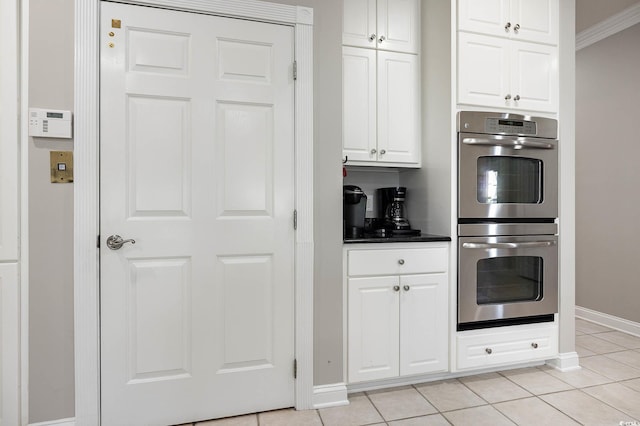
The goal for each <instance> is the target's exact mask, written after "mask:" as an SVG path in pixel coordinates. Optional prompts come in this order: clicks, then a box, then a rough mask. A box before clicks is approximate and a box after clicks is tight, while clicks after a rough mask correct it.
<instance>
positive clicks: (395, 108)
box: [378, 51, 420, 164]
mask: <svg viewBox="0 0 640 426" xmlns="http://www.w3.org/2000/svg"><path fill="white" fill-rule="evenodd" d="M419 87H420V65H419V63H418V57H417V56H416V55H409V54H406V53H395V52H382V51H378V162H385V163H414V164H416V163H419V162H420V90H418V88H419Z"/></svg>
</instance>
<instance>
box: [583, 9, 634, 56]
mask: <svg viewBox="0 0 640 426" xmlns="http://www.w3.org/2000/svg"><path fill="white" fill-rule="evenodd" d="M637 23H640V2H638V3H636V4H634V5H633V6H631V7H628V8H626V9H625V10H623V11H622V12H620V13H616V14H615V15H613V16H611V17H609V18H607V19H605V20H604V21H602V22H599V23H597V24H595V25H594V26H592V27H589V28H587V29H586V30H584V31H581V32H579V33H578V34H577V35H576V51H578V50H580V49H584V48H585V47H587V46H591V45H592V44H594V43H597V42H599V41H600V40H603V39H605V38H607V37H610V36H612V35H614V34H616V33H619V32H620V31H622V30H626V29H627V28H629V27H631V26H633V25H635V24H637Z"/></svg>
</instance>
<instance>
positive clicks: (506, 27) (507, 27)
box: [504, 22, 511, 33]
mask: <svg viewBox="0 0 640 426" xmlns="http://www.w3.org/2000/svg"><path fill="white" fill-rule="evenodd" d="M509 28H511V22H507V25H505V26H504V31H505V32H507V33H508V32H509Z"/></svg>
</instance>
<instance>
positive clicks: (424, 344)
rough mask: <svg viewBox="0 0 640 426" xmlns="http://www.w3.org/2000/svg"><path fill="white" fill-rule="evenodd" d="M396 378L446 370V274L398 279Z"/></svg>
mask: <svg viewBox="0 0 640 426" xmlns="http://www.w3.org/2000/svg"><path fill="white" fill-rule="evenodd" d="M400 288H401V289H400V375H403V376H404V375H409V374H422V373H431V372H435V371H444V370H446V369H447V368H448V362H447V360H448V356H447V354H448V349H449V345H448V338H447V336H448V331H449V330H448V326H447V324H448V320H447V318H448V316H447V306H448V296H447V288H448V278H447V274H427V275H408V276H401V277H400Z"/></svg>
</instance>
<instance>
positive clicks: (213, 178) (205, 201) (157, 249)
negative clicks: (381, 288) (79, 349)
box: [100, 2, 294, 425]
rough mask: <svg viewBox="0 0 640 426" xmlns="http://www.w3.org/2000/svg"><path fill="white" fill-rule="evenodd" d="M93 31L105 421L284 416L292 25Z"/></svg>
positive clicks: (204, 19)
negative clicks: (97, 58) (116, 239)
mask: <svg viewBox="0 0 640 426" xmlns="http://www.w3.org/2000/svg"><path fill="white" fill-rule="evenodd" d="M101 21H102V23H101V35H100V40H101V50H100V51H101V69H100V72H101V74H100V98H101V105H100V109H101V112H100V162H101V170H100V214H101V219H100V228H101V231H100V232H101V241H100V247H101V251H100V258H101V259H100V260H101V277H100V278H101V283H100V287H101V290H100V291H101V333H102V335H101V398H102V399H101V403H102V424H104V425H123V424H145V425H151V424H158V425H159V424H163V425H166V424H178V423H185V422H192V421H195V420H204V419H210V418H217V417H224V416H230V415H236V414H241V413H247V412H254V411H262V410H269V409H275V408H282V407H290V406H293V405H294V376H293V364H294V337H293V336H294V325H293V317H294V293H293V283H294V280H293V277H294V275H293V274H294V270H293V260H294V251H293V247H294V245H293V244H294V230H293V209H294V196H293V194H294V178H293V177H294V174H293V173H294V168H293V164H294V157H293V155H294V149H293V142H294V139H293V130H294V129H293V99H294V91H293V90H294V89H293V87H294V86H293V84H294V83H293V73H292V70H293V51H294V42H293V28H292V27H288V26H283V25H275V24H265V23H260V22H251V21H243V20H238V19H230V18H222V17H215V16H208V15H199V14H194V13H186V12H176V11H168V10H160V9H154V8H149V7H139V6H127V5H121V4H115V3H106V2H104V3H103V5H102V10H101ZM115 235H120V236H121V237H122V239H124V240H128V239H133V240H135V244H134V242H133V241H131V242H125V243H124V244H123V245H122V247H121V248H119V249H115V250H114V249H110V248H108V247H107V239H108V238H109V237H110V236H115ZM117 245H118V244H116V246H117Z"/></svg>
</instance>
